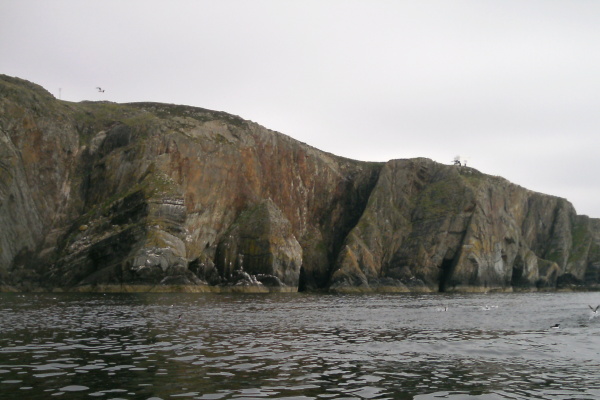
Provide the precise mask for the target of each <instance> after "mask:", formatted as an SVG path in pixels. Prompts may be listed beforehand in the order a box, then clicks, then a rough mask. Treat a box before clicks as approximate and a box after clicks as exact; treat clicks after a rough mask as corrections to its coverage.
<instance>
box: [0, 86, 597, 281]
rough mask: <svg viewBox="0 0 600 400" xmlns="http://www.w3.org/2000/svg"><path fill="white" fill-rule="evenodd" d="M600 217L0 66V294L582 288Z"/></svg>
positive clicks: (590, 270)
mask: <svg viewBox="0 0 600 400" xmlns="http://www.w3.org/2000/svg"><path fill="white" fill-rule="evenodd" d="M599 284H600V220H598V219H593V218H589V217H587V216H583V215H577V214H576V212H575V209H574V208H573V206H572V205H571V204H570V203H569V202H568V201H567V200H565V199H562V198H558V197H554V196H549V195H544V194H540V193H536V192H533V191H529V190H527V189H525V188H522V187H520V186H517V185H515V184H512V183H510V182H508V181H506V180H504V179H502V178H499V177H494V176H489V175H485V174H483V173H481V172H479V171H477V170H475V169H472V168H467V167H464V166H455V165H444V164H439V163H436V162H433V161H431V160H428V159H424V158H421V159H408V160H392V161H389V162H386V163H370V162H362V161H355V160H350V159H346V158H342V157H338V156H335V155H332V154H329V153H325V152H322V151H320V150H318V149H315V148H313V147H311V146H309V145H306V144H304V143H301V142H298V141H296V140H294V139H292V138H290V137H288V136H285V135H283V134H281V133H278V132H274V131H271V130H269V129H266V128H264V127H262V126H260V125H258V124H256V123H254V122H251V121H247V120H243V119H241V118H239V117H237V116H234V115H230V114H227V113H224V112H217V111H212V110H206V109H202V108H196V107H188V106H180V105H171V104H159V103H129V104H116V103H110V102H80V103H72V102H67V101H61V100H57V99H55V98H54V97H53V96H52V95H51V94H50V93H48V92H47V91H46V90H44V89H43V88H41V87H40V86H37V85H35V84H32V83H30V82H27V81H24V80H21V79H18V78H12V77H8V76H4V75H0V290H68V291H87V290H90V291H166V290H181V291H199V292H202V291H211V292H218V291H242V292H268V291H284V292H285V291H297V290H331V291H338V292H354V291H374V290H376V291H399V292H411V291H427V292H432V291H488V290H554V289H562V288H581V289H596V288H598V285H599Z"/></svg>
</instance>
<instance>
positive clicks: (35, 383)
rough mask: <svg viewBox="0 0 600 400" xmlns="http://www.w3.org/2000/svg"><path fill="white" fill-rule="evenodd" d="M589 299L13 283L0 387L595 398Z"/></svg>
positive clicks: (597, 382) (597, 372)
mask: <svg viewBox="0 0 600 400" xmlns="http://www.w3.org/2000/svg"><path fill="white" fill-rule="evenodd" d="M588 304H592V305H594V306H595V305H596V304H600V294H599V293H533V294H531V293H529V294H488V295H477V294H469V295H443V294H436V295H432V294H430V295H315V294H268V295H265V294H260V295H239V294H238V295H211V294H208V295H207V294H106V295H103V294H12V293H11V294H0V398H2V399H4V400H10V399H19V400H22V399H24V398H26V399H48V398H62V399H81V398H98V399H153V400H156V399H177V398H182V399H418V400H424V399H455V400H456V399H594V398H600V350H599V349H600V335H599V333H600V318H595V315H594V314H592V312H591V311H590V309H589V308H588ZM557 323H558V324H560V327H559V328H551V327H552V326H553V325H554V324H557Z"/></svg>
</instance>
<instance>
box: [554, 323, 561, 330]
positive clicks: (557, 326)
mask: <svg viewBox="0 0 600 400" xmlns="http://www.w3.org/2000/svg"><path fill="white" fill-rule="evenodd" d="M552 327H553V328H555V329H558V328H560V324H554V325H552Z"/></svg>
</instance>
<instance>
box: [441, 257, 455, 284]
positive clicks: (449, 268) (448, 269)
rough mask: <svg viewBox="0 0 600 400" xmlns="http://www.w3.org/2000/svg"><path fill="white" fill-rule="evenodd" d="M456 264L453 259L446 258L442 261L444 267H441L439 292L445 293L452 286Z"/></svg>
mask: <svg viewBox="0 0 600 400" xmlns="http://www.w3.org/2000/svg"><path fill="white" fill-rule="evenodd" d="M455 265H456V263H455V262H454V259H453V258H444V260H443V261H442V265H441V267H440V269H441V272H440V286H439V291H440V292H445V291H446V290H447V289H448V287H449V286H450V280H451V278H452V273H453V272H454V266H455Z"/></svg>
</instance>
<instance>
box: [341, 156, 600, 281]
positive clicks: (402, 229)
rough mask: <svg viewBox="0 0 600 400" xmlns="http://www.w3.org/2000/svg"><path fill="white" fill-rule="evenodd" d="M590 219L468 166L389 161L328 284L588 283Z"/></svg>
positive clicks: (592, 255) (593, 239)
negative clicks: (330, 282)
mask: <svg viewBox="0 0 600 400" xmlns="http://www.w3.org/2000/svg"><path fill="white" fill-rule="evenodd" d="M597 221H598V220H593V219H590V218H588V217H585V216H577V215H576V213H575V210H574V209H573V207H572V205H571V204H570V203H568V202H567V201H566V200H564V199H560V198H557V197H552V196H546V195H542V194H539V193H535V192H531V191H529V190H526V189H524V188H521V187H519V186H517V185H514V184H511V183H509V182H508V181H506V180H504V179H502V178H498V177H491V176H487V175H484V174H481V173H479V172H478V171H476V170H474V169H471V168H466V167H460V166H444V165H440V164H436V163H434V162H432V161H430V160H426V159H415V160H395V161H390V162H389V163H387V164H386V165H385V167H384V168H383V170H382V172H381V174H380V178H379V181H378V183H377V185H376V186H375V188H374V190H373V192H372V194H371V197H370V199H369V203H368V205H367V207H366V209H365V212H364V213H363V215H362V217H361V219H360V220H359V222H358V224H357V225H356V227H355V228H354V229H353V230H352V231H351V232H350V234H349V235H348V237H347V239H346V242H345V245H344V247H343V249H342V251H341V252H340V255H339V257H338V260H337V263H336V270H335V272H334V274H333V276H332V288H334V289H336V290H341V291H343V290H347V291H353V290H356V288H358V289H361V288H362V289H364V290H369V289H374V290H378V289H384V290H386V289H387V290H390V289H395V290H399V291H417V290H422V291H456V290H460V291H487V290H513V289H519V290H531V289H543V288H556V287H557V286H558V287H560V286H561V279H562V280H563V281H562V282H563V283H564V284H566V285H573V284H575V285H588V286H596V285H598V283H599V281H598V280H597V279H596V276H597V272H596V271H597V269H596V267H594V265H597V264H596V261H595V260H596V259H597V258H598V249H599V244H600V242H599V241H598V230H597V229H598V228H597ZM586 271H587V272H586Z"/></svg>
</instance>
